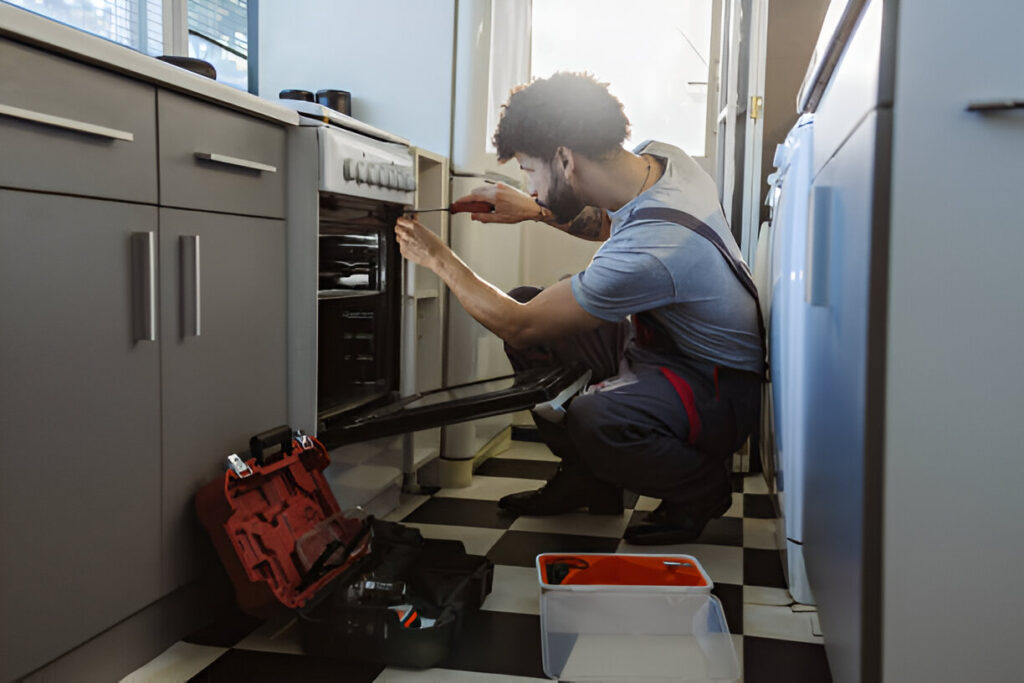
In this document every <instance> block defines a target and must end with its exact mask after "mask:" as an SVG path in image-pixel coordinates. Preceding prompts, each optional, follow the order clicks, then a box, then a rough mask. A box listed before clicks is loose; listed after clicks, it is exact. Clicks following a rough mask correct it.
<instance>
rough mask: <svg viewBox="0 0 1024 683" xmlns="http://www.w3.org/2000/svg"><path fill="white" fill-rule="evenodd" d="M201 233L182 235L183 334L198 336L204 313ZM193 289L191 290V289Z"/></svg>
mask: <svg viewBox="0 0 1024 683" xmlns="http://www.w3.org/2000/svg"><path fill="white" fill-rule="evenodd" d="M199 270H200V268H199V235H182V236H181V319H182V323H183V327H184V331H183V333H182V336H185V337H190V336H191V337H198V336H199V333H200V324H201V321H202V313H201V310H200V300H201V297H200V293H199V291H200V290H199ZM189 290H191V291H189Z"/></svg>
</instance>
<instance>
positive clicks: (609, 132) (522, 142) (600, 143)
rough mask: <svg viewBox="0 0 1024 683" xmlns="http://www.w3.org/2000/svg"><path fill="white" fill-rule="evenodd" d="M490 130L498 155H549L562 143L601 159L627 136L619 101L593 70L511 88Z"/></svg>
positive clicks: (500, 157)
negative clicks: (594, 75)
mask: <svg viewBox="0 0 1024 683" xmlns="http://www.w3.org/2000/svg"><path fill="white" fill-rule="evenodd" d="M501 109H502V111H501V118H500V119H499V120H498V128H497V130H496V131H495V132H494V138H493V142H494V146H495V147H497V148H498V160H499V161H507V160H509V159H511V158H512V157H513V156H515V155H516V154H517V153H522V154H525V155H527V156H531V157H537V158H539V159H544V160H550V159H552V158H553V157H554V155H555V150H556V149H558V147H561V146H565V147H568V148H569V149H571V150H572V151H573V152H576V153H579V154H582V155H584V156H586V157H588V158H590V159H602V158H604V157H606V156H607V155H608V154H609V153H611V152H613V151H614V150H616V149H618V148H619V147H620V146H621V145H622V142H623V140H625V139H626V138H628V137H629V119H628V118H626V114H625V112H624V111H623V110H622V102H620V101H619V100H618V98H617V97H615V96H614V95H612V94H611V93H610V92H608V84H607V83H599V82H598V81H597V80H596V79H595V78H594V77H593V76H592V75H591V74H588V73H572V72H568V71H559V72H558V73H556V74H553V75H552V76H551V77H550V78H538V79H536V80H534V81H533V82H531V83H530V84H529V85H521V86H518V87H517V88H515V89H514V90H513V91H512V94H511V95H510V96H509V98H508V102H507V103H505V104H504V105H502V108H501Z"/></svg>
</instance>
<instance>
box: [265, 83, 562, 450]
mask: <svg viewBox="0 0 1024 683" xmlns="http://www.w3.org/2000/svg"><path fill="white" fill-rule="evenodd" d="M282 104H286V105H287V106H291V107H293V108H295V109H297V110H298V111H299V113H300V114H302V116H300V120H301V122H302V125H300V126H298V127H296V128H293V129H292V130H290V131H289V133H288V135H289V138H288V179H287V183H288V209H287V212H288V228H287V236H286V243H287V271H288V419H289V424H290V425H291V426H292V427H293V428H296V429H302V430H303V431H305V432H307V433H309V434H314V435H316V436H318V437H319V438H320V439H321V440H322V441H323V442H324V443H325V445H327V447H328V448H336V447H340V446H343V445H347V444H352V443H356V442H361V441H369V440H373V439H376V438H379V437H387V436H393V435H397V434H405V433H409V432H412V431H416V430H420V429H428V428H432V427H438V426H442V425H445V424H451V423H454V422H462V421H466V420H471V419H475V418H479V417H485V416H489V415H496V414H500V413H507V412H513V411H516V410H521V409H523V408H529V407H531V406H533V405H535V404H537V403H541V402H544V401H546V400H550V399H553V398H556V397H557V396H558V395H559V394H560V393H564V392H565V391H566V388H567V387H568V386H569V385H571V384H572V382H573V381H578V380H579V373H578V372H574V371H571V370H565V369H561V370H541V371H533V372H527V373H520V374H519V375H510V376H508V377H505V378H498V379H496V380H487V381H483V382H477V383H474V384H468V385H462V386H457V387H443V388H441V389H438V390H435V391H431V392H424V393H423V394H417V393H415V391H410V390H406V391H405V392H402V391H401V388H402V387H403V386H406V387H408V386H409V384H410V382H403V381H402V377H401V372H402V364H401V358H402V356H403V349H405V350H408V349H409V348H410V347H411V346H415V344H416V340H415V339H414V338H413V337H414V336H415V332H414V331H410V330H403V328H402V321H403V320H404V319H408V317H409V316H408V315H407V311H405V307H407V306H411V305H414V304H411V303H410V301H409V300H410V299H411V298H412V297H410V296H405V295H404V294H403V291H404V290H403V286H404V283H403V282H402V278H403V274H404V273H406V272H408V269H407V268H405V267H403V264H402V258H401V254H400V253H399V250H398V245H397V242H396V240H395V237H394V224H395V221H396V219H397V218H398V217H399V216H401V215H402V213H403V212H404V211H408V210H410V208H411V207H414V206H416V177H415V164H414V155H413V151H412V148H411V147H410V145H409V143H408V141H406V140H403V139H402V138H399V137H397V136H394V135H391V134H389V133H387V132H385V131H380V130H378V129H375V128H373V127H371V126H368V125H366V124H364V123H361V122H359V121H356V120H355V119H352V118H351V117H348V116H345V115H342V114H338V113H336V112H331V110H328V109H326V108H324V107H321V106H320V105H317V104H314V103H311V102H300V101H282ZM418 208H439V207H418ZM453 305H458V303H457V302H456V303H454V304H453ZM442 346H443V344H442ZM405 355H406V356H407V357H408V356H409V355H410V354H409V353H406V354H405ZM407 370H409V368H407ZM410 374H412V373H410ZM442 449H443V445H442ZM406 460H408V462H406V463H405V465H403V468H405V467H406V466H409V463H410V462H411V457H410V458H407V459H406Z"/></svg>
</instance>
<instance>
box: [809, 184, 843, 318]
mask: <svg viewBox="0 0 1024 683" xmlns="http://www.w3.org/2000/svg"><path fill="white" fill-rule="evenodd" d="M835 195H836V189H835V188H833V187H828V186H824V185H819V186H816V187H814V188H812V189H811V210H810V212H809V216H810V222H809V224H808V226H807V263H806V270H807V282H806V285H805V289H804V301H806V302H807V303H809V304H810V305H811V306H828V294H829V292H828V262H829V251H830V249H829V243H830V241H831V233H832V219H833V218H834V214H835Z"/></svg>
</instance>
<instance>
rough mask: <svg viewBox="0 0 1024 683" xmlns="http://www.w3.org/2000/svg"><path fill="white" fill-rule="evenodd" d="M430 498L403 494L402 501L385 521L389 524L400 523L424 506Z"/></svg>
mask: <svg viewBox="0 0 1024 683" xmlns="http://www.w3.org/2000/svg"><path fill="white" fill-rule="evenodd" d="M428 500H430V496H420V495H415V494H411V493H403V494H402V498H401V501H400V502H399V503H398V507H397V508H395V509H394V510H392V511H391V512H390V513H389V514H388V515H387V516H386V517H385V518H384V520H385V521H387V522H400V521H402V519H403V518H404V517H405V516H406V515H408V514H409V513H410V512H412V511H413V510H415V509H416V508H418V507H419V506H420V505H423V504H424V503H426V502H427V501H428Z"/></svg>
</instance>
